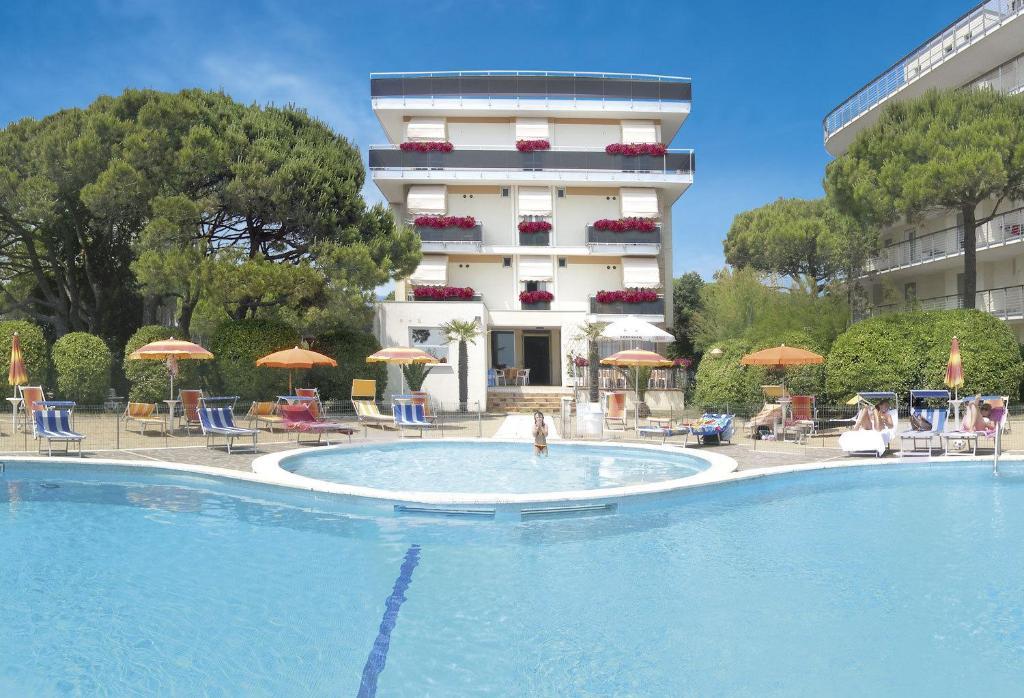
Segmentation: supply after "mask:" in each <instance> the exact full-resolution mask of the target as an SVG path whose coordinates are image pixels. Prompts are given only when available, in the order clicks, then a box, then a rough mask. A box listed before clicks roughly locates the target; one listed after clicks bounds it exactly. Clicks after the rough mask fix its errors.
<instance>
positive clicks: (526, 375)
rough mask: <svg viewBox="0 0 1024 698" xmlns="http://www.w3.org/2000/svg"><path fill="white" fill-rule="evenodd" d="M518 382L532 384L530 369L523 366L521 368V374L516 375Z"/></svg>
mask: <svg viewBox="0 0 1024 698" xmlns="http://www.w3.org/2000/svg"><path fill="white" fill-rule="evenodd" d="M516 383H517V384H519V385H529V384H530V369H528V368H521V369H519V375H517V376H516Z"/></svg>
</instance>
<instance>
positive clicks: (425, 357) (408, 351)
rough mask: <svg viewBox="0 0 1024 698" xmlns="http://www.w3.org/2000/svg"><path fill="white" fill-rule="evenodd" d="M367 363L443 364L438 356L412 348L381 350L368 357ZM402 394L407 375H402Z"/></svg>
mask: <svg viewBox="0 0 1024 698" xmlns="http://www.w3.org/2000/svg"><path fill="white" fill-rule="evenodd" d="M366 363H368V364H372V363H385V364H396V365H399V366H401V365H403V364H437V363H441V362H440V361H438V360H437V357H436V356H433V355H432V354H428V353H427V352H425V351H423V350H422V349H413V348H412V347H387V348H386V349H381V350H380V351H378V352H374V353H373V354H370V355H369V356H367V357H366ZM401 381H402V392H403V393H404V392H405V375H404V374H403V375H402V378H401Z"/></svg>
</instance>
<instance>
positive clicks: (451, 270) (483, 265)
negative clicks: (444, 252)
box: [448, 255, 519, 310]
mask: <svg viewBox="0 0 1024 698" xmlns="http://www.w3.org/2000/svg"><path fill="white" fill-rule="evenodd" d="M448 283H449V284H451V285H452V286H462V287H465V286H470V287H472V288H473V290H475V291H476V292H477V293H479V294H481V295H482V296H483V301H484V303H485V304H486V305H487V307H488V309H490V310H518V309H519V291H518V287H517V283H516V276H515V273H514V267H503V266H502V263H501V257H499V256H491V255H486V256H483V255H453V256H451V257H449V258H448Z"/></svg>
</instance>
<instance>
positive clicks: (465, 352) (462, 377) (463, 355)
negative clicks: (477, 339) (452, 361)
mask: <svg viewBox="0 0 1024 698" xmlns="http://www.w3.org/2000/svg"><path fill="white" fill-rule="evenodd" d="M468 411H469V349H468V347H467V345H466V342H465V341H461V342H459V412H468Z"/></svg>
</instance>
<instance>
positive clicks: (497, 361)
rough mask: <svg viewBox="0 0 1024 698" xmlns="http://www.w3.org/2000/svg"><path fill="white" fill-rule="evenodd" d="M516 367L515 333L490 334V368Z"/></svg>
mask: <svg viewBox="0 0 1024 698" xmlns="http://www.w3.org/2000/svg"><path fill="white" fill-rule="evenodd" d="M515 365H516V333H515V332H505V331H502V332H491V366H492V367H494V368H508V367H509V366H515Z"/></svg>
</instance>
